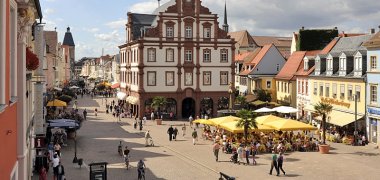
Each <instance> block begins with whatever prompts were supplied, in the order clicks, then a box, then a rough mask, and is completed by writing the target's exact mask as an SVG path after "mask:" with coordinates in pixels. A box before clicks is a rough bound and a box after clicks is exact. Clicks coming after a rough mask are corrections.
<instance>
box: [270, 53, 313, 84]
mask: <svg viewBox="0 0 380 180" xmlns="http://www.w3.org/2000/svg"><path fill="white" fill-rule="evenodd" d="M305 54H306V51H296V52H293V54H292V55H291V56H290V57H289V59H288V60H287V61H286V63H285V65H284V67H282V69H281V71H280V72H279V73H278V74H277V76H276V77H275V78H276V79H281V80H291V79H293V77H294V75H295V73H296V72H297V71H299V70H300V66H301V65H302V66H303V63H302V62H303V58H304V57H305Z"/></svg>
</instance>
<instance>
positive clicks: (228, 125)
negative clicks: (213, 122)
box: [219, 122, 275, 133]
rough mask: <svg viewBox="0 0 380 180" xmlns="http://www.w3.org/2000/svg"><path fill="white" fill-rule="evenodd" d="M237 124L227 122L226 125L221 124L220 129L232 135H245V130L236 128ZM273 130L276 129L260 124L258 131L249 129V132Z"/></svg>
mask: <svg viewBox="0 0 380 180" xmlns="http://www.w3.org/2000/svg"><path fill="white" fill-rule="evenodd" d="M236 123H237V122H226V123H222V124H220V125H219V127H221V128H223V129H225V130H226V131H229V132H232V133H244V128H243V127H236ZM273 130H275V129H274V128H272V127H270V126H266V125H261V124H258V125H257V129H249V132H252V131H258V132H263V131H273Z"/></svg>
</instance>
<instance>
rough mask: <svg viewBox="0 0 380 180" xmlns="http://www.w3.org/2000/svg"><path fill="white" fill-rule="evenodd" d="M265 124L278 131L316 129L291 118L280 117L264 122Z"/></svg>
mask: <svg viewBox="0 0 380 180" xmlns="http://www.w3.org/2000/svg"><path fill="white" fill-rule="evenodd" d="M265 125H267V126H271V127H273V128H275V129H276V130H279V131H295V130H316V129H317V128H316V127H314V126H312V125H309V124H305V123H303V122H300V121H296V120H292V119H280V120H277V121H273V122H269V123H266V124H265Z"/></svg>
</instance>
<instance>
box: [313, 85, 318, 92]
mask: <svg viewBox="0 0 380 180" xmlns="http://www.w3.org/2000/svg"><path fill="white" fill-rule="evenodd" d="M317 86H318V84H317V83H316V82H315V83H314V88H313V89H314V91H313V94H314V95H317V91H318V87H317Z"/></svg>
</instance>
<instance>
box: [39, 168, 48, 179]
mask: <svg viewBox="0 0 380 180" xmlns="http://www.w3.org/2000/svg"><path fill="white" fill-rule="evenodd" d="M39 180H47V172H46V168H45V167H44V166H42V167H41V170H40V177H39Z"/></svg>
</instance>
